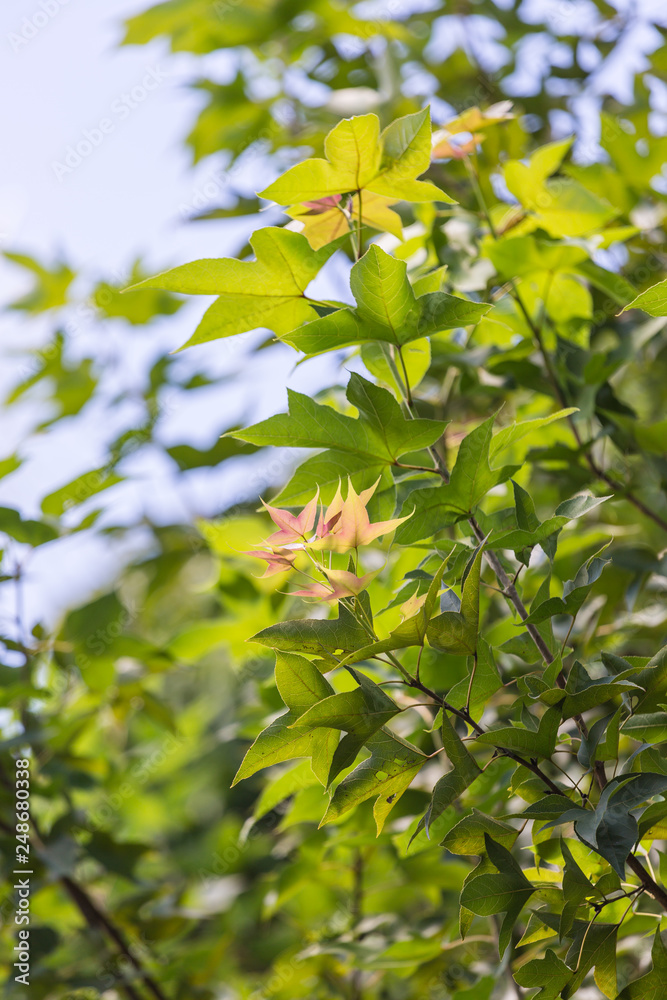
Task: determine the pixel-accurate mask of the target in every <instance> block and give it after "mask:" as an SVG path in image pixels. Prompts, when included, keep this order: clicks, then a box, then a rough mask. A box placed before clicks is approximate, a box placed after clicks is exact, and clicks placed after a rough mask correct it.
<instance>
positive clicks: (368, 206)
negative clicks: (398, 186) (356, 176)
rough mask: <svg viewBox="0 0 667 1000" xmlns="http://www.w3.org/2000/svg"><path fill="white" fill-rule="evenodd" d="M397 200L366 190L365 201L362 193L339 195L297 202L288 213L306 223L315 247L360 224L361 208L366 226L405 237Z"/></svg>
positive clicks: (305, 229)
mask: <svg viewBox="0 0 667 1000" xmlns="http://www.w3.org/2000/svg"><path fill="white" fill-rule="evenodd" d="M396 201H397V199H396V198H385V197H384V196H383V195H381V194H373V193H372V192H371V191H365V192H364V196H363V200H362V201H361V203H360V199H359V195H358V194H355V195H354V196H353V197H352V198H347V199H345V198H343V196H342V195H339V194H335V195H332V196H330V197H329V198H320V199H319V200H318V201H306V202H304V203H303V204H301V205H293V206H292V207H291V208H288V209H287V215H289V216H290V217H291V218H292V219H294V220H295V221H296V222H300V223H301V224H302V225H303V229H302V230H301V232H302V233H303V235H304V236H305V237H307V239H308V242H309V243H310V245H311V247H312V248H313V249H314V250H319V249H320V247H323V246H326V244H327V243H330V242H331V241H332V240H335V239H338V237H339V236H344V235H345V234H346V233H348V232H349V231H350V229H351V228H353V227H354V225H355V224H356V220H357V219H358V218H359V211H360V210H361V222H362V224H363V225H364V226H368V227H369V228H370V229H378V230H379V231H380V232H386V233H391V234H392V236H396V237H397V238H398V239H399V240H400V239H402V238H403V224H402V222H401V217H400V215H399V214H398V213H397V212H394V211H393V210H392V209H391V205H395V204H396Z"/></svg>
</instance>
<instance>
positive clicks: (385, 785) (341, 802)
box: [322, 729, 428, 836]
mask: <svg viewBox="0 0 667 1000" xmlns="http://www.w3.org/2000/svg"><path fill="white" fill-rule="evenodd" d="M366 746H367V747H368V749H369V750H370V752H371V756H370V757H368V758H367V759H366V760H364V761H362V762H361V764H359V765H358V766H357V767H356V768H355V769H354V771H352V773H351V774H348V775H347V777H345V778H343V780H342V781H341V783H340V784H339V785H338V786H337V787H336V790H335V792H334V794H333V797H332V799H331V803H330V805H329V808H328V809H327V812H326V814H325V816H324V819H323V820H322V824H324V823H330V822H332V820H335V819H337V818H338V817H339V816H342V815H344V814H345V813H346V812H349V811H350V809H354V808H356V806H358V805H359V804H360V803H361V802H365V801H366V799H370V798H375V804H374V806H373V816H374V817H375V822H376V825H377V832H378V836H379V835H380V833H381V832H382V828H383V826H384V822H385V820H386V818H387V816H388V815H389V813H390V811H391V809H392V808H393V806H394V805H395V804H396V802H397V801H398V799H400V797H401V795H402V794H403V792H404V791H405V790H406V788H407V787H408V786H409V785H410V783H411V782H412V779H413V778H414V777H415V775H416V774H418V772H419V771H420V770H421V768H422V767H423V766H424V764H425V763H426V761H427V760H428V757H427V756H426V755H425V754H423V753H422V752H421V750H418V749H417V748H416V747H414V746H412V744H410V743H407V742H406V741H405V740H402V739H401V738H400V736H396V735H395V734H394V733H392V732H390V731H389V730H388V729H381V730H380V732H379V733H376V734H375V735H374V736H371V737H370V739H369V740H368V741H367V743H366Z"/></svg>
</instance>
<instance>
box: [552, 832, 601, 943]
mask: <svg viewBox="0 0 667 1000" xmlns="http://www.w3.org/2000/svg"><path fill="white" fill-rule="evenodd" d="M560 849H561V853H562V855H563V861H564V871H563V896H564V897H565V905H564V906H563V910H562V912H561V917H560V927H559V931H558V933H559V936H560V938H561V939H562V938H563V937H565V936H566V935H567V934H569V932H570V930H571V929H572V924H573V923H574V918H575V916H576V914H577V909H578V908H579V906H580V905H581V903H583V902H584V901H585V900H586V899H598V898H600V896H601V893H600V892H599V891H598V890H597V889H595V887H594V886H593V883H592V882H591V881H590V879H589V878H587V876H586V875H585V873H584V872H583V871H582V869H581V868H580V867H579V865H578V864H577V862H576V861H575V859H574V857H573V855H572V852H571V850H570V848H569V847H568V846H567V842H566V841H565V840H564V839H563V838H561V842H560Z"/></svg>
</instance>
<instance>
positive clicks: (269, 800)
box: [253, 760, 318, 820]
mask: <svg viewBox="0 0 667 1000" xmlns="http://www.w3.org/2000/svg"><path fill="white" fill-rule="evenodd" d="M317 784H318V781H317V778H316V777H315V775H314V774H313V769H312V767H311V766H310V761H309V760H303V761H301V763H300V764H297V765H296V766H295V767H291V768H290V769H289V771H286V772H285V773H284V774H281V775H280V777H279V778H275V779H274V780H273V781H271V782H270V783H269V784H268V785H266V787H265V788H264V791H263V792H262V794H261V795H260V797H259V799H258V800H257V802H256V804H255V808H254V811H253V818H254V819H255V820H258V819H261V818H262V816H266V814H267V813H269V812H271V810H272V809H275V808H276V806H278V805H280V803H281V802H283V801H284V800H285V799H287V798H289V797H290V796H291V795H294V794H295V793H297V792H300V791H302V789H304V788H310V787H311V786H312V785H317Z"/></svg>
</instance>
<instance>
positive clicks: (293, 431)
mask: <svg viewBox="0 0 667 1000" xmlns="http://www.w3.org/2000/svg"><path fill="white" fill-rule="evenodd" d="M347 392H348V399H349V400H350V402H351V403H352V404H353V405H354V406H356V407H357V408H358V409H359V412H360V417H359V419H354V418H353V417H348V416H346V415H345V414H343V413H339V412H338V411H337V410H334V409H333V407H331V406H325V405H322V404H320V403H316V402H315V401H314V400H313V399H311V398H310V396H305V395H303V394H302V393H300V392H294V391H293V390H288V400H289V413H282V414H278V415H276V416H274V417H269V419H268V420H263V421H262V422H261V423H259V424H254V425H253V426H252V427H247V428H245V429H243V430H234V431H230V432H229V434H230V435H232V436H233V437H236V438H240V439H241V440H242V441H247V442H249V443H250V444H254V445H257V446H258V447H265V446H269V445H273V446H276V447H291V448H329V449H331V451H332V452H333V453H334V455H336V454H340V453H341V452H344V453H345V454H348V455H352V456H354V457H355V458H360V459H364V460H365V461H366V462H369V461H370V462H371V463H374V464H383V465H389V464H392V463H393V462H395V461H397V460H398V458H400V456H401V455H404V454H405V453H406V452H409V451H415V450H418V449H421V448H425V447H427V446H428V445H430V444H433V443H434V442H435V441H437V440H438V438H439V437H441V436H442V434H443V432H444V429H445V427H446V424H444V423H443V422H442V421H439V420H427V419H425V418H419V419H417V420H407V419H406V418H405V417H404V416H403V414H402V412H401V409H400V407H399V405H398V403H397V402H396V400H395V399H394V397H393V396H392V394H391V393H390V392H388V391H387V390H386V389H382V388H381V387H380V386H376V385H373V383H372V382H369V381H368V380H367V379H364V378H362V376H361V375H357V374H356V373H354V374H352V375H351V377H350V381H349V384H348V390H347Z"/></svg>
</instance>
